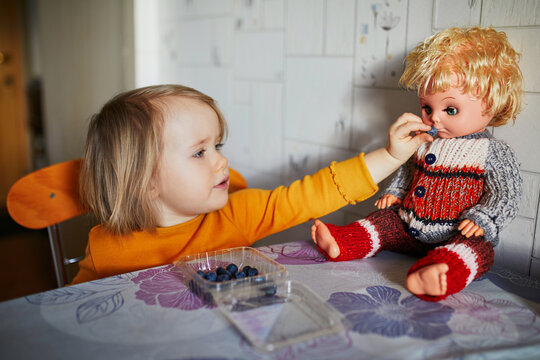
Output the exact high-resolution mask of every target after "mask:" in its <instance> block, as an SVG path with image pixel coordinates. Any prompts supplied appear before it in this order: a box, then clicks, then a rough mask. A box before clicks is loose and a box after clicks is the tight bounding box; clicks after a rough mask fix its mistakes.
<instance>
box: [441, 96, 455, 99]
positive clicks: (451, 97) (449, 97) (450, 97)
mask: <svg viewBox="0 0 540 360" xmlns="http://www.w3.org/2000/svg"><path fill="white" fill-rule="evenodd" d="M446 99H453V100H455V99H456V98H455V97H453V96H448V97H445V98H444V99H443V100H446Z"/></svg>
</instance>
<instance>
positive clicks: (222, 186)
mask: <svg viewBox="0 0 540 360" xmlns="http://www.w3.org/2000/svg"><path fill="white" fill-rule="evenodd" d="M228 188H229V177H228V176H227V177H226V178H225V179H223V180H222V181H221V182H220V183H219V184H217V185H216V186H214V189H219V190H221V189H228Z"/></svg>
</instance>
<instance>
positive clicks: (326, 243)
mask: <svg viewBox="0 0 540 360" xmlns="http://www.w3.org/2000/svg"><path fill="white" fill-rule="evenodd" d="M311 238H312V239H313V241H314V242H315V244H317V246H319V247H320V248H321V249H322V250H323V251H324V252H326V254H327V255H328V256H330V257H331V258H332V259H335V258H337V257H338V256H339V253H340V251H339V246H338V244H337V243H336V240H335V239H334V237H333V236H332V234H331V233H330V230H329V229H328V226H326V225H325V224H324V223H323V222H322V221H321V220H315V224H314V225H313V226H312V227H311Z"/></svg>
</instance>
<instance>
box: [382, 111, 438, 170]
mask: <svg viewBox="0 0 540 360" xmlns="http://www.w3.org/2000/svg"><path fill="white" fill-rule="evenodd" d="M430 129H431V126H429V125H426V124H424V123H423V122H422V119H421V118H419V117H418V116H416V115H414V114H411V113H404V114H403V115H401V116H400V117H399V118H398V119H397V120H396V122H395V123H393V124H392V126H390V130H389V131H388V146H387V147H386V149H387V150H388V153H389V154H390V155H391V156H392V157H394V158H396V159H398V160H400V161H402V162H405V161H407V159H409V158H410V157H411V155H412V154H414V152H415V151H416V149H418V147H419V146H420V145H421V144H423V143H425V142H427V141H433V137H432V136H431V135H428V134H426V133H425V132H424V131H428V130H430ZM411 133H415V134H416V135H414V137H413V136H411Z"/></svg>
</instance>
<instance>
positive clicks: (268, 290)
mask: <svg viewBox="0 0 540 360" xmlns="http://www.w3.org/2000/svg"><path fill="white" fill-rule="evenodd" d="M261 290H262V291H263V292H264V296H274V295H276V292H277V286H276V285H270V286H265V287H263V288H262V289H261Z"/></svg>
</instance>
